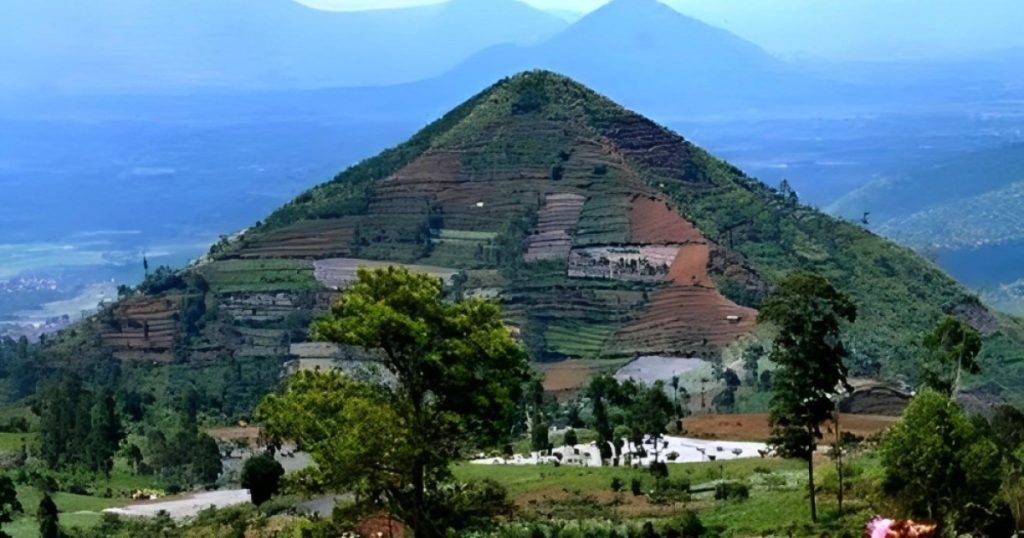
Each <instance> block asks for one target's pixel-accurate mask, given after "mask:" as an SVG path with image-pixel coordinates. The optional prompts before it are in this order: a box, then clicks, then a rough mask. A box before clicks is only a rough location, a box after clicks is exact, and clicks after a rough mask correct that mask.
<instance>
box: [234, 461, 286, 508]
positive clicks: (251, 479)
mask: <svg viewBox="0 0 1024 538" xmlns="http://www.w3.org/2000/svg"><path fill="white" fill-rule="evenodd" d="M282 476H284V468H283V467H281V464H280V463H278V462H277V460H275V459H274V457H273V456H271V455H270V454H269V453H267V452H264V453H262V454H260V455H258V456H253V457H251V458H249V459H248V460H246V462H245V465H244V466H243V467H242V487H243V488H246V489H248V490H249V494H250V495H251V496H252V503H253V504H255V505H256V506H259V505H261V504H263V503H265V502H267V500H269V499H270V498H271V497H273V496H274V494H275V493H277V492H278V490H280V489H281V477H282Z"/></svg>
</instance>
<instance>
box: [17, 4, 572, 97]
mask: <svg viewBox="0 0 1024 538" xmlns="http://www.w3.org/2000/svg"><path fill="white" fill-rule="evenodd" d="M4 19H5V21H12V22H11V23H10V24H8V23H5V24H4V25H3V31H2V32H0V90H47V91H56V92H63V93H67V92H79V91H92V92H118V93H123V92H151V91H156V92H167V91H182V90H195V89H211V88H213V89H216V88H221V89H224V88H230V89H232V90H239V89H246V88H249V89H253V88H263V89H286V88H310V87H325V86H368V85H385V84H395V83H401V82H409V81H413V80H419V79H423V78H428V77H431V76H435V75H437V74H439V73H441V72H443V71H445V70H446V69H449V68H451V67H452V66H454V65H455V64H456V63H457V62H459V61H460V60H462V59H464V58H466V57H467V56H469V55H470V54H472V53H474V52H476V51H478V50H480V49H483V48H485V47H488V46H491V45H495V44H498V43H520V44H527V43H531V42H536V41H539V40H541V39H543V38H546V37H549V36H551V35H553V34H555V33H556V32H558V31H560V30H562V29H563V28H565V26H566V24H567V23H566V22H565V21H564V20H563V19H561V18H559V17H556V16H555V15H552V14H549V13H546V12H543V11H540V10H537V9H534V8H531V7H530V6H528V5H526V4H524V3H521V2H518V1H516V0H453V1H451V2H447V3H444V4H439V5H431V6H425V7H416V8H407V9H390V10H375V11H359V12H333V11H321V10H315V9H313V8H310V7H307V6H304V5H302V4H299V3H297V2H294V1H292V0H47V1H39V0H9V1H8V2H5V3H4Z"/></svg>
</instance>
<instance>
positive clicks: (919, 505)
mask: <svg viewBox="0 0 1024 538" xmlns="http://www.w3.org/2000/svg"><path fill="white" fill-rule="evenodd" d="M879 454H880V458H881V462H882V467H883V469H884V470H885V478H884V481H883V488H884V490H885V492H886V493H887V494H888V495H889V496H890V497H891V498H892V499H893V500H895V501H896V502H897V503H899V504H900V505H901V506H902V507H903V509H904V511H905V512H906V515H907V516H909V517H918V518H928V519H931V520H934V521H939V522H940V523H942V524H943V525H944V526H945V527H946V529H947V531H956V532H970V531H978V530H979V529H977V528H969V527H972V526H973V525H974V524H973V523H972V522H976V521H978V520H980V519H985V518H984V516H986V515H987V514H985V513H981V514H979V512H988V511H990V510H991V509H992V507H994V506H996V502H995V501H996V496H997V494H998V492H999V488H1000V482H1001V480H1000V479H1001V476H1000V475H1001V467H1000V455H999V449H998V447H997V446H996V445H995V443H993V442H992V440H991V439H990V438H989V437H988V435H986V432H985V431H984V430H983V429H982V428H979V425H978V424H977V423H976V422H974V421H972V420H970V418H968V417H967V415H966V414H965V413H964V412H963V410H962V409H961V408H960V406H959V405H957V404H956V402H954V401H952V400H951V399H950V398H949V397H947V396H946V395H944V394H941V393H939V392H936V391H934V390H931V389H925V390H923V391H921V392H920V393H918V394H917V395H916V396H915V397H914V399H913V400H912V401H911V402H910V405H909V406H908V407H907V409H906V410H905V411H904V412H903V417H902V418H901V419H900V421H899V422H897V423H896V425H894V426H893V427H892V428H891V429H890V430H889V431H888V432H887V433H886V435H885V437H884V438H883V440H882V443H881V446H880V449H879Z"/></svg>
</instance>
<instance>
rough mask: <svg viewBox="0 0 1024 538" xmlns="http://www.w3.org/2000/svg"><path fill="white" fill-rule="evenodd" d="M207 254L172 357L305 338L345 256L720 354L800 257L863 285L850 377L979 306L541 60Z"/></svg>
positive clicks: (1015, 335) (618, 334)
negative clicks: (196, 311)
mask: <svg viewBox="0 0 1024 538" xmlns="http://www.w3.org/2000/svg"><path fill="white" fill-rule="evenodd" d="M209 257H210V261H209V262H208V263H206V264H203V265H200V266H197V267H194V268H191V269H189V270H187V271H186V272H187V273H189V274H194V275H198V276H200V277H202V279H203V280H205V281H206V286H207V289H205V290H203V289H198V290H193V292H194V293H200V294H203V295H202V296H203V297H204V298H205V302H206V309H205V311H204V313H203V314H202V316H199V317H198V318H197V319H196V320H194V321H195V323H193V324H192V325H193V327H192V328H190V329H188V331H189V334H186V335H178V337H177V338H176V339H175V342H176V343H179V342H183V343H184V344H180V345H179V344H176V346H177V347H176V348H175V354H176V356H180V357H183V358H184V360H187V358H188V357H189V355H190V353H192V351H191V350H194V349H198V348H199V347H201V346H205V347H202V348H203V349H209V348H211V346H213V347H216V346H219V348H218V349H219V351H218V353H219V356H228V357H230V356H238V355H240V354H242V355H244V354H246V353H248V350H250V349H251V348H252V347H254V346H255V347H258V348H259V349H263V350H267V352H269V350H273V349H277V345H278V344H277V340H275V338H276V337H275V336H274V335H272V334H270V333H267V334H262V335H255V334H253V333H251V331H252V330H259V331H280V334H281V335H283V336H282V339H283V340H285V341H284V345H285V348H287V347H288V344H290V343H298V342H302V341H303V340H304V339H305V337H306V335H305V334H304V330H303V326H302V323H303V322H305V323H308V320H309V319H310V318H311V317H312V316H315V315H316V312H317V311H322V310H323V309H324V308H326V307H327V304H326V301H329V300H330V298H331V297H334V296H336V294H337V289H340V288H343V287H344V285H345V283H346V282H347V281H348V280H349V279H351V277H352V272H353V270H354V268H356V267H358V266H359V265H367V266H379V265H381V264H386V263H397V264H407V265H411V266H419V267H421V268H423V266H427V267H426V270H428V271H433V272H434V273H435V274H439V275H441V276H445V277H446V278H450V282H451V286H452V288H453V290H455V291H456V292H457V293H461V294H463V295H469V296H474V295H475V296H484V297H493V298H497V299H498V300H500V301H501V302H502V303H503V305H504V307H505V311H506V315H507V318H508V322H509V324H510V325H512V326H514V327H516V328H518V329H519V331H520V334H521V335H522V339H523V341H524V342H525V343H526V345H527V347H528V348H529V350H530V352H531V353H532V354H533V356H534V357H535V358H537V359H539V360H554V359H565V358H582V359H596V358H610V359H630V358H633V357H636V356H639V355H662V356H693V357H698V358H704V359H710V360H714V359H715V358H716V357H717V356H718V355H719V354H721V353H722V351H723V350H724V349H725V348H727V347H729V346H732V345H736V344H737V343H738V342H740V341H742V339H743V337H744V336H745V335H747V334H748V333H749V332H750V331H751V329H752V328H753V327H754V324H755V322H756V306H757V304H758V303H759V301H760V300H761V299H762V298H763V297H764V294H765V293H766V292H767V290H768V289H770V286H771V284H772V282H775V281H777V279H779V278H780V277H781V276H783V275H785V274H787V273H789V272H791V271H795V270H813V271H816V272H819V273H821V274H823V275H825V276H826V277H828V278H829V279H830V280H831V281H832V282H833V283H834V284H835V285H837V286H838V287H839V288H840V289H842V290H843V291H845V292H847V293H849V294H850V295H851V296H852V297H853V299H854V300H855V301H856V302H857V304H858V306H859V307H860V315H859V319H858V322H857V323H856V324H854V325H853V326H851V327H850V328H849V339H850V346H849V347H850V349H851V350H853V356H852V357H851V367H852V368H853V370H854V371H855V372H857V373H859V374H862V375H869V376H881V377H892V376H903V375H907V374H912V372H913V362H914V361H913V354H914V352H915V349H916V348H915V345H916V344H915V342H916V341H917V340H918V338H919V336H920V334H921V333H923V332H924V331H925V330H928V329H930V328H931V327H932V326H934V324H935V323H936V322H937V321H938V320H939V319H940V318H941V317H942V316H943V315H945V313H946V312H951V313H957V314H962V313H964V312H974V313H975V314H977V308H979V307H978V306H977V301H975V300H974V299H973V298H972V297H970V296H969V295H968V294H966V293H965V291H964V290H963V288H962V287H961V286H959V285H958V284H957V283H956V282H955V281H953V280H952V279H950V278H949V277H947V276H946V275H944V274H943V273H942V272H941V271H939V270H938V269H937V268H936V267H935V266H934V265H932V264H931V263H929V262H927V261H926V260H923V259H921V258H919V257H918V256H916V255H915V254H914V253H912V252H911V251H909V250H907V249H904V248H901V247H898V246H896V245H894V244H892V243H890V242H887V241H885V240H884V239H882V238H879V237H877V236H875V235H873V234H871V233H869V232H867V231H865V230H863V229H861V228H859V227H857V226H854V225H852V224H849V223H846V222H842V221H839V220H836V219H833V218H830V217H828V216H826V215H824V214H821V213H820V212H817V211H816V210H814V209H812V208H809V207H805V206H801V205H799V204H796V203H794V202H793V201H792V200H789V199H788V198H787V197H784V196H782V195H781V194H779V193H777V192H776V191H774V190H773V189H771V188H770V187H767V186H765V185H763V184H761V183H759V182H757V181H756V180H754V179H752V178H749V177H747V176H745V175H744V174H743V173H742V172H741V171H739V170H738V169H736V168H735V167H732V166H730V165H729V164H727V163H725V162H722V161H719V160H717V159H715V158H714V157H712V156H710V155H708V154H707V153H706V152H704V151H703V150H701V149H700V148H698V147H696V146H694V145H693V144H691V143H689V142H687V141H686V140H685V139H683V138H682V137H680V136H679V135H677V134H675V133H672V132H671V131H669V130H667V129H665V128H662V127H660V126H658V125H656V124H655V123H653V122H651V121H650V120H648V119H646V118H643V117H641V116H639V115H637V114H634V113H632V112H630V111H628V110H625V109H623V108H622V107H620V106H618V105H616V104H614V103H612V102H611V101H609V100H607V99H605V98H603V97H601V96H599V95H597V94H595V93H594V92H592V91H590V90H588V89H587V88H585V87H583V86H581V85H579V84H577V83H575V82H573V81H571V80H569V79H566V78H564V77H561V76H558V75H556V74H553V73H548V72H530V73H524V74H521V75H517V76H515V77H511V78H509V79H506V80H502V81H500V82H499V83H497V84H495V85H494V86H492V87H490V88H488V89H486V90H485V91H483V92H482V93H480V94H478V95H477V96H475V97H473V98H472V99H470V100H469V101H467V102H466V103H465V104H463V105H461V106H459V107H458V108H456V109H455V110H453V111H452V112H450V113H449V114H447V115H445V116H444V117H443V118H441V119H439V120H438V121H437V122H435V123H433V124H431V125H429V126H428V127H426V128H425V129H424V130H423V131H421V132H420V133H418V134H417V135H415V136H414V137H413V138H412V139H410V140H409V141H408V142H407V143H405V144H402V145H400V146H397V147H395V148H392V149H389V150H387V151H385V152H383V153H382V154H381V155H379V156H378V157H375V158H373V159H369V160H367V161H365V162H363V163H360V164H358V165H356V166H354V167H352V168H350V169H349V170H347V171H345V172H343V173H341V174H339V175H338V176H337V177H335V178H334V179H333V180H331V181H329V182H327V183H325V184H322V185H319V186H317V187H314V188H313V189H311V190H309V191H308V192H305V193H303V194H302V195H300V196H299V197H297V198H296V199H295V200H294V201H292V202H290V203H288V204H286V205H285V206H283V207H281V208H280V209H279V210H277V211H275V212H274V213H273V214H271V215H270V216H268V217H267V218H266V219H265V220H264V221H262V222H261V223H259V224H257V225H255V226H253V227H252V228H250V229H248V230H246V231H245V232H244V233H241V234H240V235H239V236H238V237H236V238H234V239H232V240H227V241H224V242H222V243H219V244H218V245H217V246H215V247H214V248H213V249H211V253H210V256H209ZM584 259H585V260H586V262H587V263H588V264H590V266H589V268H587V270H580V268H581V267H582V265H581V264H582V262H583V260H584ZM339 260H342V261H339ZM332 264H333V265H332ZM200 288H202V286H200ZM175 293H178V292H175ZM264 293H265V294H270V295H269V296H270V297H277V295H276V294H277V293H290V294H294V296H295V297H296V298H297V299H296V301H297V302H296V303H295V304H297V305H303V306H299V307H297V308H296V309H295V310H294V311H292V312H290V313H288V314H286V315H284V317H282V315H281V314H282V313H283V312H282V311H281V310H280V309H279V308H280V306H281V304H280V303H278V302H277V301H276V299H275V300H272V301H270V302H269V303H268V304H267V305H265V306H266V311H265V312H260V305H259V304H254V305H253V308H252V309H251V311H249V312H247V313H246V316H241V318H240V317H239V316H238V315H237V314H232V312H233V309H234V308H235V306H237V304H238V301H239V299H238V298H237V297H239V296H241V297H245V294H264ZM239 294H241V295H239ZM332 294H334V295H332ZM255 297H259V296H253V295H250V296H249V298H248V299H241V301H242V304H247V303H246V301H249V302H251V301H253V300H256V301H257V303H258V302H259V301H260V299H254V298H255ZM229 314H230V315H229ZM186 317H188V316H186ZM963 317H964V318H965V319H967V320H968V321H970V322H976V321H977V320H980V319H985V317H984V316H980V315H971V316H963ZM242 318H247V319H242ZM997 320H998V321H997V322H996V323H995V325H996V326H997V329H996V330H994V331H988V332H989V333H990V334H991V335H992V336H990V337H989V341H988V342H989V345H988V346H987V348H986V355H985V358H984V361H985V364H986V369H987V370H988V371H990V372H992V373H993V374H992V375H993V377H992V378H991V380H992V381H993V384H994V386H995V389H994V390H1001V388H1002V389H1005V390H1007V391H1019V393H1020V394H1024V351H1022V349H1021V347H1020V346H1019V343H1020V342H1024V336H1022V335H1024V328H1022V327H1021V326H1020V325H1019V323H1018V322H1017V321H1016V320H1012V319H1008V318H997ZM225 335H226V336H225ZM182 346H184V347H182ZM242 348H245V349H246V350H247V351H245V352H243V351H242ZM282 355H283V356H282V357H281V359H282V360H284V359H286V358H287V356H288V351H287V349H286V350H285V351H284V352H282Z"/></svg>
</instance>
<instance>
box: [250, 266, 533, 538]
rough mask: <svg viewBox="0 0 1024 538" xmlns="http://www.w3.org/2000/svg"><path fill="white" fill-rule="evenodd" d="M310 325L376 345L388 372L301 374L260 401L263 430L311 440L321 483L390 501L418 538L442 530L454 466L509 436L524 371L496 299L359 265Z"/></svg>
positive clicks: (524, 361)
mask: <svg viewBox="0 0 1024 538" xmlns="http://www.w3.org/2000/svg"><path fill="white" fill-rule="evenodd" d="M313 334H314V336H315V337H317V338H318V339H320V340H324V341H329V342H334V343H338V344H344V345H353V346H359V347H362V348H364V349H368V350H372V351H373V352H374V353H375V357H376V359H377V361H378V364H379V365H380V367H381V368H382V369H383V370H385V371H386V372H387V374H388V376H389V377H391V378H392V379H390V380H387V381H382V382H379V383H374V384H368V383H361V382H356V381H353V380H351V379H349V378H346V377H344V376H342V375H339V374H330V373H312V374H302V375H299V376H297V377H295V378H293V379H292V380H290V382H289V383H288V386H287V388H286V389H285V391H284V392H283V393H282V394H279V395H271V396H269V397H268V398H267V399H266V400H264V402H263V403H262V404H261V405H260V408H259V416H260V417H262V418H263V420H264V421H265V423H266V426H267V431H268V433H269V434H271V435H272V436H275V437H278V438H289V439H293V440H295V441H296V442H298V443H299V444H300V445H301V446H303V447H304V448H305V449H307V450H309V451H310V453H311V454H312V455H313V457H314V458H315V459H316V461H317V463H318V467H319V468H320V470H321V472H322V473H323V475H324V476H323V478H324V480H325V483H327V484H329V485H331V486H333V487H337V488H343V489H361V490H363V491H364V492H366V493H367V494H368V495H367V496H366V498H369V499H374V500H379V501H380V502H383V503H386V504H387V506H388V508H389V509H390V510H392V511H393V512H394V513H396V514H397V515H399V516H401V517H402V518H403V520H404V521H406V522H407V523H408V524H409V526H410V527H411V529H412V531H413V532H414V533H415V535H416V536H417V537H432V536H443V535H444V534H445V532H446V529H442V528H439V527H438V526H436V525H434V524H433V522H432V521H431V511H432V509H435V508H437V509H441V508H443V507H441V506H440V501H441V500H442V495H440V489H441V486H442V485H443V484H444V483H445V482H446V481H448V480H449V479H450V471H449V464H450V463H451V462H452V461H453V460H454V459H455V458H457V457H458V456H459V455H460V453H461V450H462V449H463V448H464V447H466V446H467V445H471V444H477V445H490V446H493V445H496V444H497V443H499V442H500V441H502V440H504V439H505V438H507V436H508V432H509V431H511V429H512V426H513V425H514V424H515V422H516V420H517V414H516V409H517V407H516V403H517V402H518V401H519V399H520V396H521V388H522V385H523V384H524V382H526V381H527V380H528V379H529V376H528V358H527V355H526V352H525V351H524V350H523V349H522V348H521V347H520V346H519V345H518V344H517V343H516V342H515V341H514V340H513V338H512V336H511V334H510V332H509V330H508V328H507V327H506V326H505V324H504V323H503V321H502V318H501V311H500V308H499V307H498V305H497V304H496V303H494V302H490V301H484V300H479V299H469V300H465V301H457V302H449V301H446V300H445V297H444V294H443V286H442V282H441V280H440V279H437V278H434V277H431V276H428V275H424V274H418V273H413V272H410V271H408V270H406V269H402V268H395V267H389V268H386V269H380V270H376V271H368V270H365V269H361V270H360V271H359V272H358V277H357V279H356V281H355V282H354V283H353V284H352V285H351V286H350V287H349V288H348V289H347V290H346V291H345V292H344V293H343V294H342V296H341V297H340V299H339V300H338V302H337V303H336V304H335V305H334V306H333V308H332V309H331V312H330V315H329V316H327V317H326V318H324V319H322V320H319V321H317V322H316V323H315V324H314V326H313ZM435 501H437V502H435Z"/></svg>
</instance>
